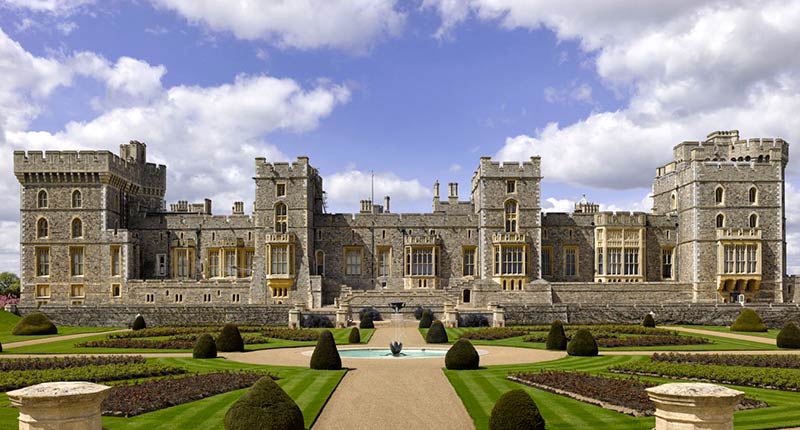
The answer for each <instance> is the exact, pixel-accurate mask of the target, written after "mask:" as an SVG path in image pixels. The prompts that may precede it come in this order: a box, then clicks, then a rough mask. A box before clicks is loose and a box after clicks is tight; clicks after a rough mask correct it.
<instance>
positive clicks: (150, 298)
mask: <svg viewBox="0 0 800 430" xmlns="http://www.w3.org/2000/svg"><path fill="white" fill-rule="evenodd" d="M144 302H145V303H155V302H156V295H155V294H153V293H147V294H145V295H144Z"/></svg>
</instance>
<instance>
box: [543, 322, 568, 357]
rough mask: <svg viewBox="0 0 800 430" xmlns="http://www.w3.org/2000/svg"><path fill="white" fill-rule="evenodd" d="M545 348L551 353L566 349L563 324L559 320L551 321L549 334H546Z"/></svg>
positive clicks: (565, 335)
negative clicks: (551, 351)
mask: <svg viewBox="0 0 800 430" xmlns="http://www.w3.org/2000/svg"><path fill="white" fill-rule="evenodd" d="M545 347H546V348H547V349H550V350H553V351H564V350H566V349H567V334H566V333H564V323H562V322H561V320H555V321H553V324H552V325H551V326H550V333H547V342H545Z"/></svg>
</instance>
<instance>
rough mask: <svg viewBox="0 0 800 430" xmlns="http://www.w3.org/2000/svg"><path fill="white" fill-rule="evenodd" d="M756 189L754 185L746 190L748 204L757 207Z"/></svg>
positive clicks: (757, 193)
mask: <svg viewBox="0 0 800 430" xmlns="http://www.w3.org/2000/svg"><path fill="white" fill-rule="evenodd" d="M758 195H759V192H758V187H757V186H755V185H752V186H750V188H748V189H747V201H748V202H750V204H751V205H752V206H756V205H758Z"/></svg>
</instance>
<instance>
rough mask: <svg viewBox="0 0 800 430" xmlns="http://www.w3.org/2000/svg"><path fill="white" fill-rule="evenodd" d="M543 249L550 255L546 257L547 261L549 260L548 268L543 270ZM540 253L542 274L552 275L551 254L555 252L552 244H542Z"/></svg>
mask: <svg viewBox="0 0 800 430" xmlns="http://www.w3.org/2000/svg"><path fill="white" fill-rule="evenodd" d="M545 251H547V252H548V254H549V256H550V258H548V262H549V267H548V269H549V270H545V267H544V254H545ZM541 255H542V258H541V261H540V263H541V270H542V276H553V256H554V255H555V253H553V246H552V245H542V247H541Z"/></svg>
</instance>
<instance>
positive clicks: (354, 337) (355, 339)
mask: <svg viewBox="0 0 800 430" xmlns="http://www.w3.org/2000/svg"><path fill="white" fill-rule="evenodd" d="M347 342H348V343H361V332H360V331H358V327H353V329H352V330H350V337H349V338H348V339H347Z"/></svg>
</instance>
